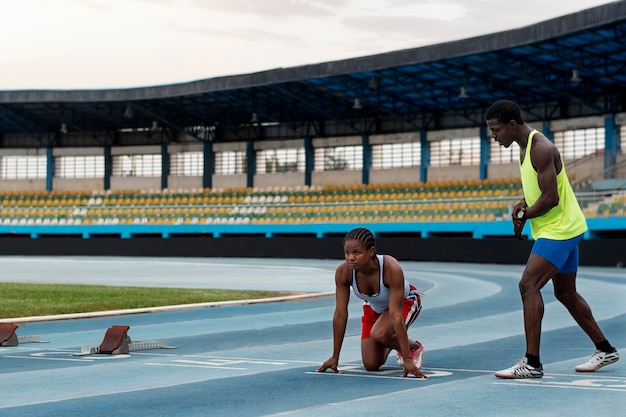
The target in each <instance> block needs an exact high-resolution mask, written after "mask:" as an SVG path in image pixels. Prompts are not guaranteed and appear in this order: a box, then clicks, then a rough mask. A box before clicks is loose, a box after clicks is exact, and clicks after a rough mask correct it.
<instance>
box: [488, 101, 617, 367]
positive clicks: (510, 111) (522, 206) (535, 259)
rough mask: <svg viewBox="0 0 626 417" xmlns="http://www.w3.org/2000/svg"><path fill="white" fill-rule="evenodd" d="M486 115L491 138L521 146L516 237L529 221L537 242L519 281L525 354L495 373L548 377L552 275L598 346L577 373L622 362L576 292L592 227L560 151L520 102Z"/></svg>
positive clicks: (499, 106) (560, 294)
mask: <svg viewBox="0 0 626 417" xmlns="http://www.w3.org/2000/svg"><path fill="white" fill-rule="evenodd" d="M485 118H486V120H487V128H488V129H489V131H490V132H491V137H492V138H493V139H494V140H495V141H496V142H498V143H500V145H501V146H504V147H506V148H508V147H509V146H511V144H512V143H513V142H517V144H518V145H519V146H520V172H521V178H522V189H523V193H524V197H523V198H522V199H521V200H520V201H519V202H518V203H517V204H516V205H515V207H514V208H513V227H514V231H515V235H516V236H517V237H518V238H520V239H524V237H523V236H522V230H523V229H524V224H525V223H526V220H530V230H531V234H532V237H533V239H534V240H535V243H534V244H533V248H532V251H531V253H530V256H529V257H528V262H527V264H526V268H525V269H524V272H523V273H522V278H521V280H520V282H519V289H520V293H521V296H522V304H523V310H524V331H525V334H526V356H525V357H524V358H523V359H522V360H521V361H520V362H519V363H517V364H515V365H514V366H512V367H511V368H508V369H504V370H501V371H498V372H496V377H498V378H541V377H542V376H543V367H542V365H541V361H540V360H539V344H540V338H541V320H542V318H543V312H544V304H543V299H542V297H541V289H542V288H543V286H544V285H545V284H546V283H547V282H548V281H549V280H550V279H552V284H553V286H554V294H555V296H556V298H557V299H558V300H559V301H560V302H561V303H562V304H563V305H564V306H565V307H566V308H567V310H568V311H569V312H570V314H571V315H572V317H573V318H574V320H576V323H578V325H579V326H580V327H581V328H582V329H583V330H584V332H585V333H587V335H588V336H589V338H591V340H592V341H593V343H594V344H595V347H596V350H595V352H594V353H593V355H592V356H591V359H589V361H587V362H586V363H584V364H582V365H578V366H576V368H575V369H576V371H577V372H594V371H596V370H598V369H599V368H601V367H603V366H606V365H609V364H611V363H614V362H617V360H618V359H619V353H618V352H617V350H616V349H615V348H614V347H613V346H611V344H610V343H609V342H608V341H607V339H606V337H605V336H604V334H603V333H602V331H601V330H600V327H599V326H598V323H597V322H596V320H595V319H594V318H593V315H592V313H591V309H590V308H589V305H588V304H587V302H586V301H585V300H584V299H583V297H582V296H581V295H580V294H578V292H577V291H576V272H577V270H578V242H580V241H581V240H582V238H583V234H584V233H585V231H586V230H587V222H586V220H585V216H584V214H583V212H582V210H581V209H580V206H579V205H578V201H577V200H576V197H575V195H574V192H573V190H572V187H571V186H570V183H569V180H568V178H567V175H566V173H565V167H564V165H563V160H562V159H561V155H560V153H559V150H558V149H557V148H556V146H554V144H553V143H552V142H551V141H550V140H549V139H548V138H546V137H545V136H544V135H543V134H541V133H540V132H538V131H537V130H535V129H532V128H530V127H529V126H528V125H527V124H526V123H525V122H524V120H523V119H522V116H521V111H520V108H519V106H518V105H517V104H515V103H514V102H512V101H508V100H502V101H498V102H496V103H495V104H493V105H492V106H491V107H490V108H489V109H488V110H487V114H486V117H485Z"/></svg>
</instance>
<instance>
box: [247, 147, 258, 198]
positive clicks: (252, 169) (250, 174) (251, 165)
mask: <svg viewBox="0 0 626 417" xmlns="http://www.w3.org/2000/svg"><path fill="white" fill-rule="evenodd" d="M246 160H247V164H246V168H247V169H246V174H247V179H246V187H250V188H252V187H254V174H256V151H255V150H254V142H253V141H251V140H249V141H248V143H247V144H246Z"/></svg>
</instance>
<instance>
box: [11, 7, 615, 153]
mask: <svg viewBox="0 0 626 417" xmlns="http://www.w3.org/2000/svg"><path fill="white" fill-rule="evenodd" d="M501 98H507V99H512V100H515V101H517V102H518V103H519V104H520V105H522V107H523V108H524V110H525V112H526V115H527V118H528V119H529V120H533V119H534V120H552V119H557V118H567V117H578V116H595V115H602V114H609V113H618V112H623V111H625V109H626V1H618V2H614V3H610V4H607V5H603V6H599V7H595V8H592V9H588V10H584V11H581V12H578V13H574V14H570V15H566V16H562V17H559V18H556V19H552V20H548V21H544V22H541V23H538V24H534V25H530V26H526V27H522V28H518V29H514V30H509V31H505V32H499V33H494V34H490V35H485V36H479V37H474V38H469V39H464V40H459V41H454V42H447V43H442V44H437V45H431V46H426V47H420V48H414V49H407V50H400V51H395V52H389V53H385V54H379V55H373V56H365V57H360V58H354V59H347V60H341V61H333V62H326V63H320V64H314V65H305V66H298V67H292V68H278V69H273V70H269V71H264V72H259V73H253V74H244V75H235V76H225V77H218V78H210V79H204V80H199V81H193V82H187V83H180V84H172V85H162V86H149V87H138V88H129V89H110V90H72V91H68V90H58V91H52V90H39V91H3V92H0V147H24V146H28V147H37V146H64V144H65V142H64V141H61V140H60V139H59V138H60V137H61V135H62V133H64V132H60V129H61V125H62V124H63V126H64V128H65V129H63V130H67V131H68V132H70V133H71V134H81V135H82V136H84V137H92V138H96V137H100V138H102V137H103V136H104V138H105V139H104V142H105V143H108V144H115V140H116V139H115V138H116V134H115V132H120V131H124V130H133V129H138V130H141V131H144V130H145V131H146V132H150V129H149V128H150V127H151V126H152V125H153V123H154V122H156V123H158V126H159V127H160V128H163V129H162V130H163V131H165V132H166V133H167V134H166V135H159V136H158V137H157V135H154V137H151V135H150V134H149V133H148V134H147V135H146V143H150V141H154V142H156V143H163V141H168V142H176V141H177V140H178V138H181V137H183V136H185V135H182V133H187V134H188V135H190V136H191V137H194V138H196V139H198V140H211V141H233V140H243V139H246V140H250V139H252V140H260V139H268V138H271V139H289V138H301V137H303V136H311V137H320V136H339V135H356V134H364V133H370V134H372V133H392V132H404V131H416V130H437V129H444V128H462V127H475V126H478V125H481V124H483V115H484V111H485V110H486V108H487V107H488V106H489V105H490V104H491V103H493V102H494V101H495V100H497V99H501ZM251 132H252V134H251ZM103 133H104V135H103ZM25 138H34V140H27V139H25ZM164 138H165V139H164ZM96 142H97V143H96ZM86 144H88V143H86ZM96 144H97V145H102V139H100V140H98V141H95V140H94V143H92V145H96Z"/></svg>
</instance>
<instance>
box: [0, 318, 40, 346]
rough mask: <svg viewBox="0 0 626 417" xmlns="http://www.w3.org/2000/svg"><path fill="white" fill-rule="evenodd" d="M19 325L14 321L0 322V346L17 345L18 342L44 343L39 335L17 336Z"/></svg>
mask: <svg viewBox="0 0 626 417" xmlns="http://www.w3.org/2000/svg"><path fill="white" fill-rule="evenodd" d="M18 327H19V326H18V325H17V324H14V323H0V346H17V345H19V344H20V343H45V342H42V341H41V340H40V339H39V336H18V335H17V333H16V332H15V331H16V330H17V328H18Z"/></svg>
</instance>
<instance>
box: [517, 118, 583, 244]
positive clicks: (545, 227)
mask: <svg viewBox="0 0 626 417" xmlns="http://www.w3.org/2000/svg"><path fill="white" fill-rule="evenodd" d="M535 133H537V130H536V129H535V130H533V131H532V132H530V134H529V135H528V144H527V145H526V154H525V156H524V161H523V162H520V173H521V176H522V189H523V190H524V198H525V199H526V204H527V205H528V206H529V207H530V206H532V205H533V204H535V202H536V201H537V200H538V199H539V196H540V195H541V190H540V189H539V182H538V181H537V172H536V171H535V168H534V167H533V164H532V162H531V160H530V159H531V158H530V148H531V145H532V143H533V136H534V135H535ZM556 183H557V188H558V193H559V204H558V205H557V206H556V207H553V208H552V209H551V210H550V211H548V212H547V213H545V214H543V215H541V216H539V217H534V218H532V219H529V220H530V232H531V234H532V236H533V239H535V240H537V239H539V238H546V239H555V240H566V239H571V238H573V237H576V236H578V235H580V234H582V233H584V232H586V231H587V221H586V220H585V215H584V214H583V212H582V210H581V209H580V206H579V205H578V201H577V200H576V196H575V195H574V190H572V186H571V185H570V183H569V179H568V178H567V174H566V173H565V164H563V160H561V172H559V173H558V174H557V176H556Z"/></svg>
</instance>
